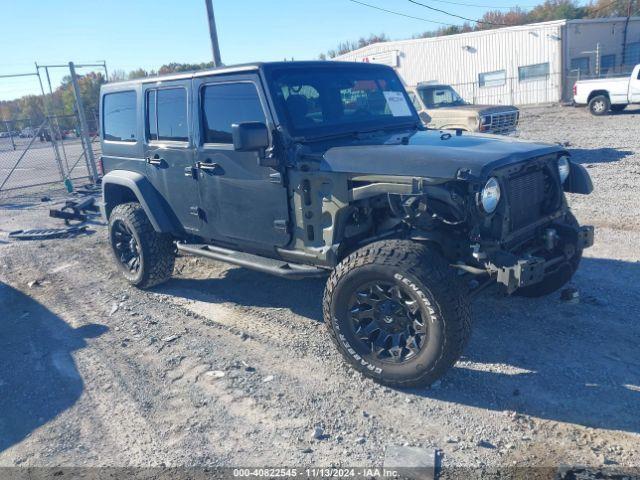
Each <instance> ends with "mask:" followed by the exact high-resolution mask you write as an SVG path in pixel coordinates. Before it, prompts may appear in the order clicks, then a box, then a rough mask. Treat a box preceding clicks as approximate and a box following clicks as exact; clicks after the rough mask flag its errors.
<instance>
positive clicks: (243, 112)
mask: <svg viewBox="0 0 640 480" xmlns="http://www.w3.org/2000/svg"><path fill="white" fill-rule="evenodd" d="M202 118H203V129H204V143H232V142H233V140H232V137H231V125H233V124H234V123H241V122H263V123H266V117H265V114H264V110H263V109H262V104H261V103H260V97H259V96H258V90H257V89H256V86H255V85H254V84H253V83H250V82H244V83H225V84H220V85H207V86H205V87H204V90H203V92H202Z"/></svg>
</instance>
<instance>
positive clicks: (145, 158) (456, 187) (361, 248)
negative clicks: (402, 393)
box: [100, 62, 593, 387]
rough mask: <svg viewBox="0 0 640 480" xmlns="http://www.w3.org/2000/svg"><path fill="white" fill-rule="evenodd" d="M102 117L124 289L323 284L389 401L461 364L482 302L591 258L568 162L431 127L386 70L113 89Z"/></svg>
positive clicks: (582, 172) (551, 148)
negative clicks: (174, 284)
mask: <svg viewBox="0 0 640 480" xmlns="http://www.w3.org/2000/svg"><path fill="white" fill-rule="evenodd" d="M100 112H101V138H102V158H101V162H102V169H103V172H104V177H103V181H102V188H103V214H104V216H105V217H106V219H107V220H108V224H109V239H110V245H111V248H112V250H113V253H114V256H115V260H116V262H117V264H118V266H119V269H120V270H121V271H122V273H123V275H124V277H125V278H126V279H127V280H128V281H129V282H130V283H131V284H133V285H136V286H138V287H141V288H148V287H152V286H154V285H157V284H160V283H162V282H164V281H166V280H167V279H169V277H170V276H171V274H172V271H173V268H174V260H175V257H176V253H177V252H181V253H183V254H192V255H199V256H202V257H208V258H211V259H215V260H220V261H224V262H228V263H231V264H235V265H237V266H241V267H246V268H252V269H255V270H258V271H261V272H266V273H271V274H275V275H279V276H281V277H286V278H291V279H304V278H310V277H322V276H327V275H328V280H327V283H326V288H325V293H324V298H323V315H324V320H325V322H326V324H327V326H328V330H329V332H330V336H331V338H332V339H333V341H334V342H335V345H336V347H337V349H338V350H339V351H340V352H341V353H342V355H344V357H345V358H346V360H347V362H348V363H350V364H351V365H352V366H353V367H354V368H356V369H357V370H359V371H360V372H362V373H363V374H364V375H366V376H369V377H372V378H373V379H375V380H377V381H379V382H381V383H384V384H387V385H391V386H396V387H409V386H425V385H429V384H431V383H432V382H434V381H435V380H436V379H438V378H439V377H441V376H442V375H444V373H445V372H446V371H447V370H448V369H449V368H451V367H452V366H453V365H454V363H455V362H456V361H457V360H458V358H459V357H460V355H461V353H462V351H463V348H464V346H465V343H466V342H467V340H468V338H469V334H470V327H471V317H470V315H471V311H470V300H471V299H472V298H473V297H474V296H475V295H477V294H478V292H480V291H481V290H482V289H483V288H485V287H486V286H489V285H491V284H494V285H495V284H499V286H500V288H503V289H504V290H505V292H506V293H508V294H512V293H514V294H521V295H524V296H529V297H539V296H543V295H546V294H549V293H551V292H554V291H556V290H558V289H559V288H561V287H562V286H563V285H564V284H565V283H566V282H568V281H569V279H570V278H571V277H572V275H573V274H574V273H575V271H576V269H577V268H578V265H579V263H580V259H581V256H582V251H583V249H585V248H587V247H589V246H591V245H592V244H593V228H592V227H588V226H579V225H578V222H577V221H576V219H575V218H574V216H573V215H572V213H571V212H570V210H569V208H568V206H567V201H566V199H565V194H564V193H565V192H573V193H578V194H588V193H590V192H591V191H592V189H593V187H592V183H591V179H590V177H589V175H588V173H587V171H586V169H585V168H584V167H582V166H581V165H579V164H577V163H574V162H572V161H571V159H570V157H569V152H567V151H566V150H564V149H563V148H562V147H560V146H556V145H548V144H539V143H528V142H523V141H518V140H515V139H510V138H504V137H498V136H492V135H483V134H472V133H466V132H462V131H459V130H458V131H438V130H430V129H426V128H425V127H423V125H422V123H421V121H420V118H419V117H418V115H417V112H416V110H415V108H414V106H413V105H412V103H411V101H410V99H409V97H408V95H407V93H406V91H405V89H404V88H403V86H402V82H401V81H400V79H399V78H398V76H397V75H396V73H395V72H394V71H393V69H391V68H389V67H386V66H383V65H375V64H359V63H358V64H356V63H342V62H278V63H256V64H250V65H241V66H235V67H221V68H217V69H213V70H208V71H200V72H196V73H183V74H177V75H173V76H168V77H159V78H146V79H140V80H135V81H129V82H123V83H114V84H107V85H104V86H103V87H102V91H101V96H100ZM309 301H310V302H314V301H315V299H312V298H310V299H309Z"/></svg>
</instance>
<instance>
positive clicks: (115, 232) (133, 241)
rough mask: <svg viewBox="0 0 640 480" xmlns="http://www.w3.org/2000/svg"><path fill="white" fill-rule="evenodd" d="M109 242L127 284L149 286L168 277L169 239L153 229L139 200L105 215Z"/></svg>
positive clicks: (171, 263)
mask: <svg viewBox="0 0 640 480" xmlns="http://www.w3.org/2000/svg"><path fill="white" fill-rule="evenodd" d="M109 243H110V244H111V250H112V252H113V255H114V257H115V259H116V262H117V264H118V267H119V269H120V271H121V272H122V274H123V275H124V278H126V279H127V281H128V282H129V283H130V284H131V285H135V286H136V287H139V288H150V287H153V286H155V285H159V284H161V283H163V282H166V281H167V280H168V279H169V278H171V274H172V273H173V266H174V264H175V250H174V246H173V240H172V238H171V236H170V235H168V234H166V233H158V232H156V231H155V230H154V229H153V226H152V225H151V222H150V221H149V218H148V217H147V214H146V213H145V212H144V209H143V208H142V206H141V205H140V204H139V203H123V204H121V205H118V206H116V207H115V208H114V209H113V211H112V212H111V215H110V216H109Z"/></svg>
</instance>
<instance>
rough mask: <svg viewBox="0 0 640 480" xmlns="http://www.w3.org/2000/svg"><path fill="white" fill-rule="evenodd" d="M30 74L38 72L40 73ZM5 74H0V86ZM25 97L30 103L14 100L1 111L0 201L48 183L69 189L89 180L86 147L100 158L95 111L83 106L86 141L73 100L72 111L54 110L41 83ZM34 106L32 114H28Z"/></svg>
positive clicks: (49, 187)
mask: <svg viewBox="0 0 640 480" xmlns="http://www.w3.org/2000/svg"><path fill="white" fill-rule="evenodd" d="M26 75H27V74H18V75H16V77H25V76H26ZM34 76H38V77H39V73H36V74H34ZM6 77H11V76H4V78H6ZM4 78H0V86H1V85H2V81H3V80H4ZM41 85H42V84H41ZM30 100H31V101H30V102H29V103H24V104H23V103H18V105H20V107H19V108H16V107H15V106H14V107H13V108H12V109H4V110H2V111H1V113H2V115H1V116H0V202H1V201H3V199H6V198H14V197H18V196H21V195H27V194H28V195H33V194H37V192H39V191H42V192H44V191H45V190H48V189H51V188H58V189H59V188H60V187H61V186H63V185H64V187H65V188H66V189H67V190H71V189H73V188H74V185H76V186H77V185H80V184H84V183H88V182H92V181H93V180H94V176H93V175H92V170H93V168H94V167H92V164H91V162H90V160H91V159H88V158H87V156H88V155H87V149H88V148H90V149H91V152H92V153H93V158H99V156H100V154H101V151H100V141H99V137H98V131H99V126H98V113H97V112H96V111H93V110H91V111H87V110H85V115H84V117H85V119H86V127H87V128H86V130H87V131H86V134H87V135H86V142H85V141H84V140H83V129H82V127H81V122H80V118H79V115H78V103H77V101H76V102H75V103H74V113H73V114H64V113H61V112H59V111H58V110H60V107H57V106H56V105H55V102H53V101H51V98H50V97H49V96H48V95H46V94H45V93H44V89H42V94H41V95H33V96H31V97H30ZM14 105H15V104H14ZM22 105H24V107H23V106H22ZM0 106H2V102H0ZM34 106H36V107H35V108H34ZM34 111H36V112H37V115H36V116H29V115H27V112H31V113H33V112H34ZM89 156H90V157H91V155H89Z"/></svg>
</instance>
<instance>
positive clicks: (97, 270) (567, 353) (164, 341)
mask: <svg viewBox="0 0 640 480" xmlns="http://www.w3.org/2000/svg"><path fill="white" fill-rule="evenodd" d="M638 132H640V110H635V111H628V112H625V113H624V114H620V115H615V116H610V117H603V118H595V117H592V116H590V115H589V114H588V113H587V112H586V111H584V110H583V109H573V108H560V107H547V108H537V109H531V110H527V111H526V112H525V115H524V119H523V125H522V134H521V136H522V137H524V138H531V139H538V140H544V141H551V142H569V143H568V145H569V148H571V150H572V152H573V156H574V159H575V160H576V161H577V162H579V163H582V164H584V165H585V166H586V167H587V168H588V169H589V172H590V173H591V175H592V177H593V180H594V184H595V188H596V191H595V192H594V194H592V195H591V196H588V197H572V198H571V204H572V206H573V208H574V210H575V213H576V215H577V217H578V218H579V220H580V221H581V222H583V223H591V224H594V225H595V226H596V227H597V232H596V235H597V239H596V245H595V246H594V247H593V248H592V249H590V250H589V251H588V252H586V258H585V259H584V260H583V264H582V266H581V269H580V271H579V272H578V274H577V276H576V277H575V279H574V282H573V285H574V286H575V287H577V288H578V290H579V292H580V301H579V303H566V302H562V301H561V300H560V298H559V295H557V294H556V295H552V296H550V297H548V298H545V299H538V300H529V299H523V298H515V297H514V298H502V297H499V296H498V294H497V293H496V292H492V291H489V292H487V293H486V294H485V295H484V296H483V297H482V298H480V299H479V300H477V301H476V303H475V304H474V322H475V323H474V332H473V335H472V339H471V342H470V344H469V346H468V348H467V350H466V352H465V356H464V358H463V359H462V360H461V361H460V362H459V363H458V364H457V366H456V368H454V369H453V370H452V371H451V372H450V373H449V374H448V375H447V376H446V377H445V378H444V379H443V380H442V381H441V382H440V383H438V384H436V385H435V386H434V387H433V388H431V389H424V390H412V391H400V390H393V389H388V388H385V387H382V386H379V385H376V384H375V383H372V382H371V381H369V380H366V379H363V378H361V377H360V375H359V374H356V373H354V372H353V371H351V370H350V369H348V368H347V367H345V365H344V363H343V362H342V359H341V358H340V357H339V356H338V354H337V353H336V351H335V350H334V348H333V346H332V344H331V343H330V341H329V338H328V336H327V333H326V332H325V329H324V326H323V324H322V313H321V307H320V301H321V295H322V291H323V287H324V285H323V281H321V280H309V281H300V282H291V281H285V280H280V279H278V278H273V277H269V276H266V275H263V274H260V273H255V272H252V271H248V270H243V269H239V268H234V267H228V266H225V265H223V264H218V263H215V262H210V261H205V260H202V259H196V258H187V257H181V258H179V259H178V262H177V269H176V274H175V278H174V279H173V280H171V281H170V282H169V283H167V284H166V285H163V286H161V287H158V288H156V289H154V290H152V291H139V290H136V289H133V288H130V287H129V286H128V285H127V284H126V283H125V281H124V280H123V279H122V278H121V277H120V275H119V274H117V273H116V271H115V268H114V264H113V262H112V259H111V258H110V256H109V252H108V249H107V243H106V235H105V229H104V227H101V226H96V227H95V228H94V230H95V233H94V234H92V235H88V236H84V237H79V238H77V239H74V240H49V241H46V242H44V241H43V242H22V243H20V242H13V241H8V240H6V233H7V232H8V231H10V230H13V229H17V228H28V227H35V226H38V225H43V223H45V222H51V221H50V220H47V219H46V208H48V207H50V203H40V202H39V199H36V201H33V202H29V201H28V199H25V198H22V199H19V200H16V201H15V202H13V203H7V201H6V200H5V203H4V205H0V229H1V231H0V239H1V240H0V466H12V465H23V466H40V465H66V466H95V465H110V466H152V465H170V466H181V465H189V466H191V465H210V466H221V465H227V466H228V465H231V466H265V465H271V466H276V465H287V466H296V465H316V466H330V465H351V466H357V465H381V464H382V459H383V456H384V450H385V447H386V446H389V445H405V444H406V445H414V446H423V447H429V448H437V449H439V450H440V451H441V456H440V459H441V463H442V466H444V467H450V466H474V467H495V466H512V465H518V466H552V467H553V466H557V465H558V464H560V463H567V464H588V465H602V464H608V465H614V466H636V467H638V466H640V415H639V414H638V412H640V355H639V354H638V344H639V340H640V322H639V313H638V312H640V286H639V285H640V263H639V261H640V253H639V251H638V247H640V217H639V210H640V136H639V135H638ZM52 222H53V223H52V224H55V223H56V221H52ZM2 240H4V241H2ZM33 281H37V283H36V284H32V285H31V286H29V285H30V284H31V282H33ZM316 427H320V428H321V429H322V432H321V435H320V437H321V438H319V439H316V438H313V434H314V429H315V428H316ZM316 433H317V432H316Z"/></svg>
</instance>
